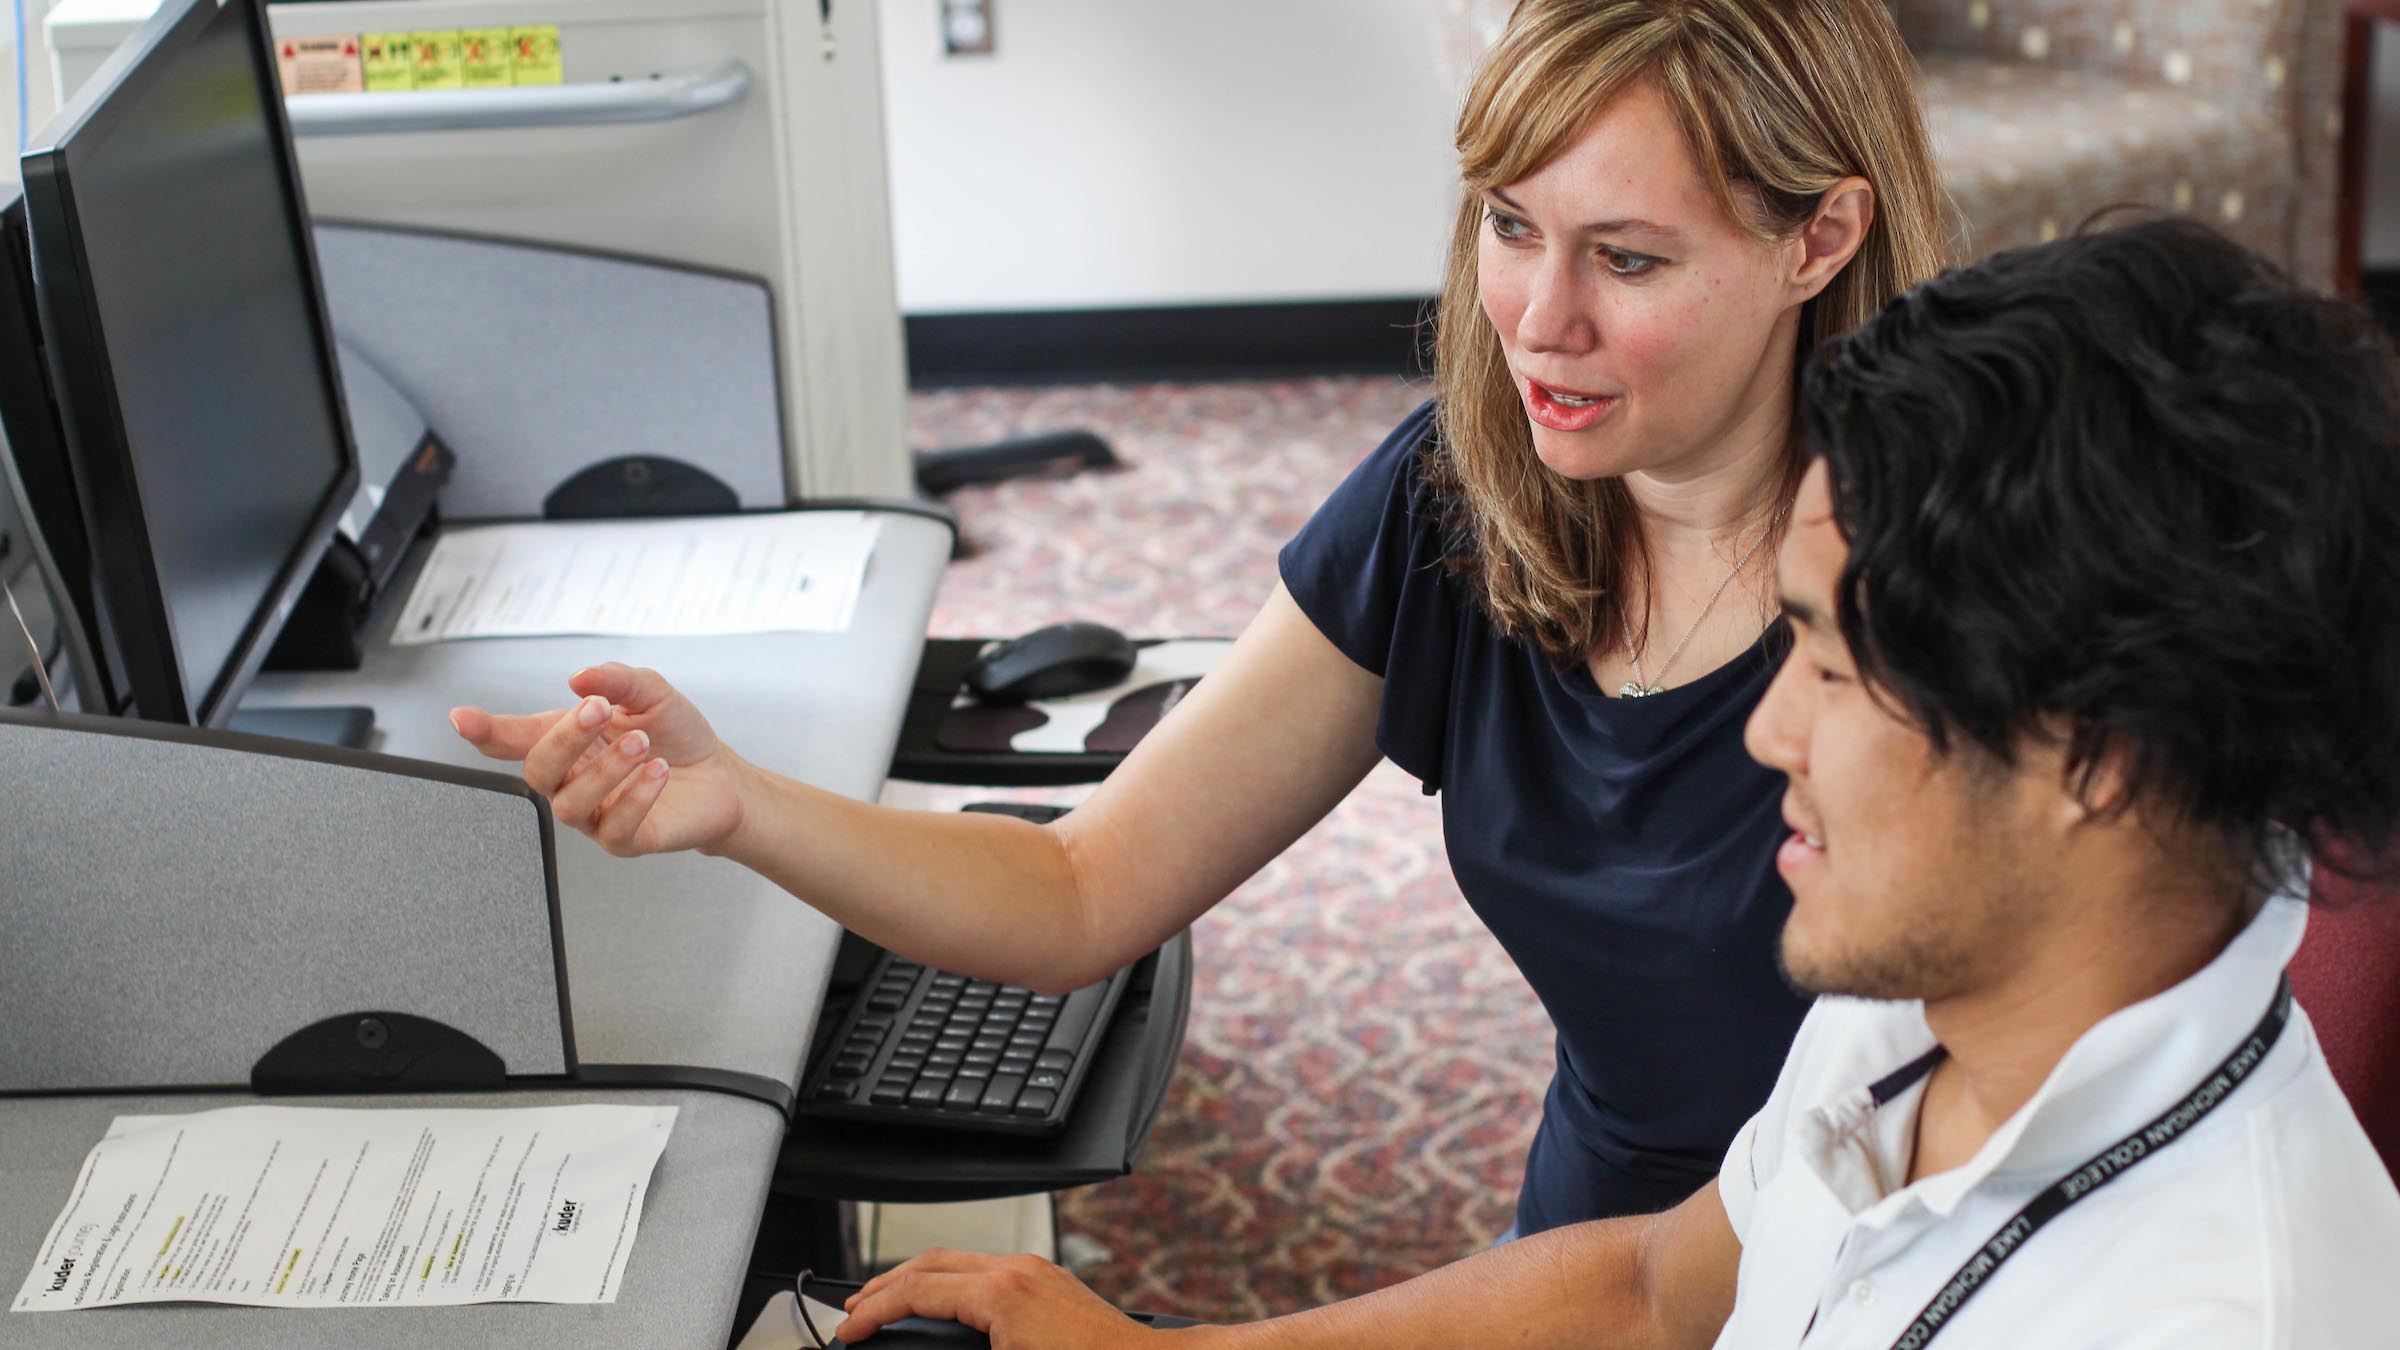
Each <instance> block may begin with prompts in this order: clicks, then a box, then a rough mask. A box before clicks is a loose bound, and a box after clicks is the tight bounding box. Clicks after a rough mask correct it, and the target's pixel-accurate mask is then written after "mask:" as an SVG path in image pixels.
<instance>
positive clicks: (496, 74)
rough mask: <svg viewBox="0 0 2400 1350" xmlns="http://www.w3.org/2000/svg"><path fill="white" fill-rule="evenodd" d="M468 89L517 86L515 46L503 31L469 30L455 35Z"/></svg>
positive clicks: (509, 34) (508, 33) (506, 32)
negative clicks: (514, 58)
mask: <svg viewBox="0 0 2400 1350" xmlns="http://www.w3.org/2000/svg"><path fill="white" fill-rule="evenodd" d="M458 42H459V51H460V55H461V59H462V61H463V64H464V66H465V68H466V86H467V88H469V89H505V88H507V87H508V86H510V85H512V84H515V83H516V82H517V75H516V66H515V64H514V62H513V57H512V54H513V53H514V52H515V50H516V43H515V42H514V41H513V40H512V36H511V33H510V30H508V29H506V28H469V29H466V30H465V31H463V32H461V33H460V34H459V35H458Z"/></svg>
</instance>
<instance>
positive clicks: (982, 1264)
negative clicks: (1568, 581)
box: [834, 1248, 1169, 1350]
mask: <svg viewBox="0 0 2400 1350" xmlns="http://www.w3.org/2000/svg"><path fill="white" fill-rule="evenodd" d="M842 1307H843V1309H844V1310H845V1311H847V1312H848V1313H849V1314H850V1318H849V1320H848V1321H846V1322H843V1323H842V1325H841V1326H840V1327H838V1328H837V1329H836V1330H835V1332H834V1334H835V1335H836V1336H839V1337H840V1338H841V1339H842V1340H844V1341H863V1340H865V1339H866V1338H867V1337H869V1336H871V1335H873V1334H875V1332H876V1331H877V1330H879V1329H880V1328H882V1327H884V1326H886V1325H888V1324H890V1323H892V1322H896V1321H898V1320H899V1319H901V1318H903V1317H930V1318H934V1319H936V1320H939V1321H945V1322H963V1323H965V1324H966V1325H968V1326H971V1327H973V1328H975V1329H976V1330H977V1331H980V1332H982V1333H983V1334H984V1335H986V1336H989V1337H990V1338H991V1341H992V1350H1060V1348H1061V1347H1064V1346H1074V1347H1075V1348H1076V1350H1117V1348H1118V1347H1144V1346H1148V1345H1150V1344H1152V1343H1154V1342H1156V1341H1158V1340H1159V1339H1161V1338H1162V1337H1165V1336H1167V1335H1168V1334H1169V1333H1167V1332H1161V1331H1152V1330H1150V1329H1149V1328H1147V1327H1144V1326H1142V1325H1141V1324H1140V1323H1138V1322H1135V1321H1134V1320H1133V1319H1132V1318H1130V1317H1127V1316H1126V1315H1125V1314H1123V1313H1121V1312H1119V1311H1117V1310H1116V1309H1115V1308H1112V1307H1110V1306H1109V1305H1108V1304H1106V1303H1104V1302H1102V1301H1101V1300H1100V1296H1099V1295H1097V1294H1095V1293H1093V1292H1092V1291H1091V1290H1089V1289H1086V1288H1084V1287H1083V1284H1082V1282H1081V1281H1079V1280H1077V1279H1076V1278H1075V1277H1074V1276H1072V1275H1069V1274H1068V1273H1067V1272H1065V1271H1063V1270H1060V1269H1059V1268H1058V1267H1057V1266H1054V1265H1052V1264H1050V1263H1049V1262H1047V1261H1044V1260H1042V1259H1041V1258H1040V1257H1038V1256H980V1255H977V1254H976V1253H973V1252H951V1251H942V1250H940V1249H938V1248H937V1249H935V1250H933V1251H929V1252H926V1253H924V1254H923V1255H921V1256H918V1257H916V1258H915V1259H914V1260H911V1261H909V1262H908V1263H907V1264H905V1265H902V1266H900V1267H899V1268H897V1269H895V1270H890V1271H886V1272H885V1273H883V1274H881V1275H878V1276H876V1277H875V1278H874V1279H872V1280H869V1281H868V1282H867V1284H866V1287H865V1288H863V1289H860V1290H859V1291H858V1292H857V1293H855V1294H853V1295H851V1296H850V1299H849V1301H848V1302H846V1303H844V1304H843V1305H842Z"/></svg>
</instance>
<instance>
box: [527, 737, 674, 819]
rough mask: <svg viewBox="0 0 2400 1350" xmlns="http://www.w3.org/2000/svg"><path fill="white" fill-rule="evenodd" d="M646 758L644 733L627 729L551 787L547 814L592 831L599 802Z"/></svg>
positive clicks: (647, 744)
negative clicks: (565, 778) (586, 762)
mask: <svg viewBox="0 0 2400 1350" xmlns="http://www.w3.org/2000/svg"><path fill="white" fill-rule="evenodd" d="M649 757H650V737H649V735H648V734H647V733H644V732H639V731H628V732H626V733H625V734H624V735H622V736H619V737H617V739H616V741H615V743H614V744H612V745H610V746H609V747H608V748H607V749H606V750H603V751H601V752H600V753H599V754H598V755H596V756H594V757H593V758H592V761H591V763H590V764H589V765H587V766H586V767H585V768H584V769H583V771H582V772H580V773H577V774H573V775H572V776H570V777H568V778H567V780H566V781H565V782H563V783H561V784H560V785H559V786H557V787H556V788H553V789H551V791H550V793H549V797H550V814H551V815H552V816H553V817H555V818H556V819H557V820H559V821H560V822H561V823H563V824H566V825H568V826H571V827H573V828H575V829H578V830H581V831H583V832H584V833H586V834H590V833H592V832H593V831H594V830H595V829H596V828H597V827H598V826H599V823H600V815H601V804H602V803H603V802H605V801H607V800H608V799H609V797H610V796H612V795H613V794H614V793H615V792H616V791H617V789H618V788H619V787H620V786H621V785H623V784H624V782H625V781H626V778H627V776H628V775H630V774H632V772H633V771H634V770H635V769H636V768H638V767H640V765H641V763H642V761H643V760H646V759H648V758H649Z"/></svg>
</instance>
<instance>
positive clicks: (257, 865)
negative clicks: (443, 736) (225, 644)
mask: <svg viewBox="0 0 2400 1350" xmlns="http://www.w3.org/2000/svg"><path fill="white" fill-rule="evenodd" d="M282 747H289V748H288V749H285V748H282ZM0 801H5V802H7V803H9V821H8V827H7V828H6V829H5V830H0V932H6V933H7V934H8V935H9V937H8V944H9V957H8V966H9V974H8V978H7V979H5V980H0V1093H7V1092H41V1091H66V1090H77V1089H131V1088H165V1087H211V1086H226V1087H235V1086H240V1085H243V1084H245V1083H247V1082H248V1081H249V1078H250V1072H251V1068H252V1066H253V1065H254V1064H255V1063H256V1061H257V1060H258V1058H259V1056H260V1055H262V1054H264V1053H265V1052H266V1051H267V1050H268V1049H270V1048H272V1047H273V1046H274V1045H275V1044H276V1043H277V1042H279V1041H281V1040H282V1039H283V1038H284V1037H285V1036H288V1035H290V1034H291V1033H292V1032H295V1031H298V1030H300V1029H302V1028H304V1027H307V1026H310V1025H312V1024H314V1023H316V1022H319V1021H321V1020H323V1019H325V1018H329V1017H335V1016H339V1015H343V1014H347V1013H356V1012H364V1011H376V1012H397V1013H412V1014H415V1015H417V1016H420V1017H425V1018H430V1019H433V1020H435V1021H438V1022H441V1023H444V1024H446V1025H447V1026H449V1027H451V1028H453V1029H455V1030H457V1031H460V1032H463V1033H465V1034H467V1035H469V1036H472V1037H474V1038H475V1039H476V1040H478V1041H480V1042H482V1044H483V1045H485V1046H486V1047H488V1048H489V1049H491V1050H492V1051H493V1052H495V1053H496V1054H498V1055H499V1056H500V1058H501V1060H502V1061H503V1062H504V1063H505V1065H506V1067H507V1070H508V1072H510V1073H511V1074H515V1075H561V1074H565V1073H567V1072H569V1071H570V1070H571V1069H572V1068H573V1066H574V1055H573V1049H572V1043H571V1039H570V1033H569V1031H568V1029H567V1025H566V1018H565V1013H564V1011H563V1010H564V1007H565V995H566V990H565V979H566V976H565V972H564V965H563V962H562V959H561V954H560V949H559V946H558V939H557V926H556V922H557V921H556V912H557V897H556V895H555V893H554V891H553V890H552V886H551V881H550V875H549V873H550V868H549V862H548V848H547V846H546V840H547V837H548V829H547V825H546V812H545V810H544V808H543V807H542V805H541V803H540V801H539V800H538V799H537V798H535V797H534V796H533V795H532V794H531V793H530V792H528V791H527V790H525V789H524V788H523V786H522V785H521V784H518V783H515V782H514V781H513V780H508V779H504V778H501V777H500V776H499V775H496V774H487V773H481V772H474V771H468V770H460V769H450V768H446V767H443V766H438V765H431V764H422V763H417V762H414V761H405V760H396V759H389V758H386V757H384V756H378V755H367V754H363V753H358V752H351V751H331V750H319V749H315V748H313V747H300V746H297V745H295V744H293V743H289V742H276V741H266V740H262V739H258V738H254V737H247V736H239V735H233V734H228V733H218V732H200V731H193V730H189V729H186V728H176V727H161V726H156V725H154V724H148V723H132V722H119V721H110V720H107V719H99V718H86V717H77V716H72V715H69V716H66V717H63V718H60V717H50V716H45V715H42V714H33V713H24V712H15V711H9V712H5V713H0Z"/></svg>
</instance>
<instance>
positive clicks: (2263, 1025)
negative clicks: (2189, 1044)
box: [1892, 976, 2292, 1350]
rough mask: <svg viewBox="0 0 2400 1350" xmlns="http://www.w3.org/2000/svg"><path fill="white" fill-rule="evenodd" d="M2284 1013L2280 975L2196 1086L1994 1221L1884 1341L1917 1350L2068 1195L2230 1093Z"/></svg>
mask: <svg viewBox="0 0 2400 1350" xmlns="http://www.w3.org/2000/svg"><path fill="white" fill-rule="evenodd" d="M2291 1014H2292V982H2291V979H2290V977H2288V976H2287V977H2285V978H2284V979H2282V980H2281V981H2279V982H2278V983H2277V984H2276V986H2275V997H2274V999H2273V1000H2272V1001H2271V1002H2269V1003H2268V1005H2267V1015H2266V1016H2264V1017H2262V1018H2260V1019H2259V1020H2258V1025H2257V1026H2255V1027H2253V1028H2251V1030H2250V1034H2249V1035H2248V1036H2246V1037H2244V1038H2243V1039H2242V1043H2241V1044H2239V1045H2237V1046H2235V1047H2234V1049H2233V1053H2232V1054H2230V1055H2228V1056H2226V1057H2225V1062H2224V1063H2222V1064H2219V1065H2218V1066H2217V1067H2216V1068H2214V1069H2212V1070H2210V1071H2209V1074H2208V1076H2207V1077H2205V1078H2203V1079H2201V1080H2200V1084H2199V1086H2197V1087H2195V1088H2193V1089H2192V1090H2191V1091H2190V1092H2188V1093H2186V1094H2184V1098H2183V1100H2182V1101H2180V1102H2178V1103H2176V1104H2175V1106H2174V1108H2173V1109H2172V1110H2170V1111H2168V1112H2167V1113H2166V1114H2165V1115H2163V1116H2160V1117H2159V1118H2158V1119H2156V1120H2153V1121H2151V1122H2150V1123H2149V1124H2147V1125H2144V1126H2143V1127H2142V1128H2140V1129H2138V1130H2135V1131H2134V1132H2133V1133H2131V1134H2129V1135H2126V1136H2125V1137H2124V1138H2123V1139H2120V1140H2118V1141H2117V1142H2116V1143H2114V1144H2111V1145H2109V1146H2108V1147H2107V1148H2104V1149H2102V1150H2100V1151H2099V1152H2098V1153H2095V1154H2093V1155H2092V1156H2091V1158H2090V1159H2088V1160H2087V1161H2085V1163H2084V1164H2083V1165H2082V1166H2081V1167H2078V1168H2076V1169H2075V1170H2073V1171H2071V1172H2069V1173H2067V1174H2066V1175H2065V1176H2063V1177H2061V1178H2059V1179H2058V1180H2057V1181H2056V1182H2053V1183H2052V1184H2051V1186H2050V1188H2049V1189H2048V1190H2046V1191H2043V1192H2042V1193H2041V1194H2040V1195H2037V1196H2035V1197H2034V1198H2033V1199H2032V1200H2031V1201H2030V1202H2029V1203H2027V1204H2026V1206H2025V1208H2023V1209H2020V1210H2018V1211H2017V1214H2016V1217H2015V1218H2013V1219H2010V1220H2009V1221H2008V1222H2007V1223H2004V1224H2002V1225H2000V1227H1999V1228H1998V1229H1997V1230H1995V1231H1994V1232H1993V1233H1992V1235H1991V1237H1990V1238H1989V1239H1987V1240H1986V1241H1985V1242H1984V1244H1983V1245H1982V1246H1981V1247H1979V1248H1977V1249H1976V1251H1975V1254H1974V1255H1973V1256H1970V1257H1968V1258H1967V1260H1966V1264H1964V1265H1962V1266H1960V1267H1959V1268H1958V1273H1957V1274H1955V1275H1952V1276H1951V1277H1950V1281H1949V1283H1947V1284H1945V1285H1943V1286H1942V1292H1940V1293H1938V1294H1936V1295H1934V1296H1933V1301H1932V1302H1930V1303H1928V1304H1926V1305H1925V1308H1924V1311H1922V1312H1920V1313H1918V1314H1917V1316H1916V1319H1915V1320H1914V1321H1912V1322H1910V1323H1909V1324H1908V1326H1907V1328H1906V1329H1905V1330H1903V1331H1902V1332H1901V1333H1900V1339H1898V1340H1896V1341H1893V1342H1892V1350H1924V1347H1925V1346H1926V1345H1927V1344H1928V1343H1930V1342H1931V1341H1932V1340H1933V1338H1934V1337H1936V1336H1938V1335H1940V1334H1941V1333H1942V1329H1943V1328H1944V1327H1947V1326H1949V1325H1950V1321H1951V1319H1952V1318H1954V1317H1956V1316H1958V1310H1959V1309H1960V1308H1963V1307H1965V1306H1966V1303H1967V1300H1968V1299H1971V1298H1973V1297H1975V1295H1976V1294H1977V1293H1978V1292H1980V1291H1981V1290H1982V1289H1983V1287H1984V1286H1985V1285H1986V1284H1989V1283H1991V1279H1992V1276H1994V1275H1996V1274H1998V1273H1999V1271H2000V1267H2001V1266H2002V1265H2004V1264H2006V1263H2007V1261H2008V1258H2010V1257H2012V1256H2014V1255H2016V1254H2017V1253H2018V1252H2020V1251H2022V1250H2024V1247H2025V1244H2026V1243H2027V1242H2029V1241H2031V1240H2032V1239H2033V1235H2034V1234H2035V1233H2037V1232H2040V1231H2041V1229H2042V1226H2043V1225H2044V1224H2047V1223H2049V1222H2050V1221H2051V1220H2052V1219H2055V1218H2057V1217H2058V1216H2059V1215H2060V1214H2062V1213H2064V1212H2066V1209H2067V1207H2068V1206H2070V1205H2073V1204H2074V1203H2075V1202H2076V1201H2078V1200H2081V1199H2083V1198H2084V1197H2085V1196H2088V1195H2090V1194H2091V1193H2092V1192H2094V1191H2096V1190H2099V1189H2100V1188H2101V1187H2103V1186H2105V1185H2107V1184H2108V1183H2110V1182H2112V1181H2115V1180H2116V1179H2117V1178H2118V1177H2121V1176H2123V1175H2125V1174H2126V1173H2127V1172H2128V1171H2131V1170H2132V1169H2133V1166H2134V1164H2136V1163H2139V1162H2140V1161H2141V1160H2142V1159H2144V1158H2147V1157H2149V1156H2150V1155H2151V1154H2153V1153H2156V1152H2158V1151H2159V1150H2160V1149H2162V1148H2165V1147H2166V1146H2167V1145H2169V1144H2172V1143H2174V1142H2175V1141H2176V1140H2178V1139H2181V1138H2182V1137H2183V1136H2184V1135H2186V1134H2188V1133H2190V1132H2191V1129H2192V1127H2193V1126H2195V1125H2197V1124H2199V1123H2200V1121H2201V1120H2202V1119H2203V1118H2204V1117H2206V1116H2207V1115H2208V1113H2209V1112H2211V1111H2214V1110H2216V1109H2217V1107H2218V1105H2219V1104H2221V1103H2222V1102H2223V1101H2224V1100H2225V1099H2226V1098H2227V1097H2229V1096H2231V1095H2233V1090H2234V1089H2235V1088H2238V1087H2240V1086H2241V1085H2242V1083H2243V1082H2244V1081H2245V1080H2247V1079H2248V1078H2249V1077H2250V1074H2251V1073H2252V1072H2253V1071H2254V1070H2256V1069H2257V1068H2258V1066H2259V1065H2260V1064H2261V1063H2264V1062H2265V1060H2266V1058H2267V1051H2269V1050H2272V1049H2274V1048H2275V1042H2276V1040H2277V1038H2279V1037H2281V1036H2282V1035H2283V1028H2284V1024H2285V1023H2287V1022H2289V1021H2290V1020H2291ZM1915 1067H1916V1066H1915V1065H1911V1066H1910V1068H1915ZM1928 1067H1930V1064H1928ZM1903 1072H1904V1073H1905V1072H1906V1070H1903Z"/></svg>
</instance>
